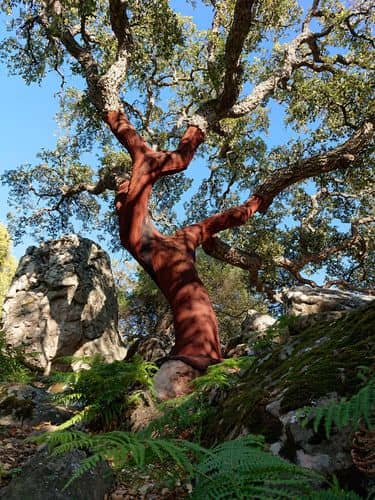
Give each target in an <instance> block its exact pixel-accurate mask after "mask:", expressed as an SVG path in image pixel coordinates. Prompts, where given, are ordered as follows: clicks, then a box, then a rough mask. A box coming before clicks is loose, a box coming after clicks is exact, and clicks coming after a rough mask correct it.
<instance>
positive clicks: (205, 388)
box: [145, 358, 252, 443]
mask: <svg viewBox="0 0 375 500" xmlns="http://www.w3.org/2000/svg"><path fill="white" fill-rule="evenodd" d="M251 363H252V360H251V359H250V358H236V359H227V360H225V361H224V362H223V363H219V364H217V365H212V366H210V367H209V368H208V370H207V372H206V373H205V374H204V375H202V376H201V377H198V378H196V379H194V380H193V381H192V385H193V387H194V392H192V393H191V394H188V395H186V396H183V397H178V398H175V399H171V400H168V401H165V402H163V403H161V404H160V405H159V409H160V411H161V412H162V415H161V416H160V417H158V418H156V419H154V420H153V421H152V422H150V424H149V425H148V426H147V428H146V430H145V432H146V433H148V434H149V435H160V436H183V437H184V438H185V439H186V438H188V439H189V440H190V441H195V442H198V443H202V442H204V440H205V422H207V421H208V420H210V419H213V418H214V417H215V409H214V408H213V407H212V405H210V403H209V397H210V393H211V392H212V390H214V391H216V390H218V389H230V388H231V387H233V388H234V387H235V384H236V382H237V381H238V375H239V374H240V372H241V370H243V369H246V368H247V367H248V366H249V365H250V364H251Z"/></svg>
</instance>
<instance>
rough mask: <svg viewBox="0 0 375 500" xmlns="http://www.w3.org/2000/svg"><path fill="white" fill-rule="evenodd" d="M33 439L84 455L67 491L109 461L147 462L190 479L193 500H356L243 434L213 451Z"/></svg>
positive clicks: (98, 438)
mask: <svg viewBox="0 0 375 500" xmlns="http://www.w3.org/2000/svg"><path fill="white" fill-rule="evenodd" d="M31 439H32V441H34V442H36V443H39V444H47V445H48V448H49V450H50V452H52V454H55V455H59V454H64V453H67V452H71V451H74V450H85V451H86V452H88V457H87V458H85V459H84V460H82V461H81V463H80V465H79V466H78V468H77V470H76V471H75V473H74V474H73V476H72V477H71V478H70V480H69V482H68V483H67V484H66V485H65V488H67V487H68V486H69V485H70V484H71V483H72V481H74V480H76V479H78V478H79V477H81V476H82V474H84V473H85V472H88V471H90V470H92V469H93V468H94V467H95V466H96V465H97V464H98V463H99V462H101V461H103V460H107V461H109V463H110V464H111V465H112V466H113V467H114V468H115V469H116V470H121V469H123V468H124V467H125V468H129V467H135V468H137V469H139V470H141V471H143V470H145V469H146V466H147V465H148V464H154V465H155V464H161V465H162V466H163V467H168V468H169V469H173V470H174V474H175V475H176V476H180V477H186V476H187V475H188V476H190V478H191V479H192V480H193V484H194V488H193V493H192V499H194V500H206V499H211V498H212V499H214V500H216V499H228V500H229V499H246V498H259V499H260V500H263V499H264V500H268V499H277V498H292V499H296V500H297V499H299V498H306V499H311V500H315V499H316V500H318V499H320V498H322V499H327V500H331V499H332V500H336V499H339V498H344V499H347V500H356V499H357V498H359V497H357V495H355V494H354V493H351V492H346V491H342V490H340V488H339V487H338V485H337V484H336V485H334V487H333V488H332V489H331V490H329V491H319V492H317V491H316V487H317V486H318V485H320V484H322V482H323V477H322V476H320V475H319V474H318V473H316V472H313V471H311V470H308V469H303V468H301V467H298V466H296V465H293V464H291V463H289V462H287V461H285V460H283V459H281V458H279V457H276V456H274V455H272V454H271V453H269V452H267V451H265V450H264V446H265V445H264V438H263V437H262V436H254V435H247V436H244V437H242V438H238V439H235V440H233V441H227V442H225V443H222V444H220V445H218V446H216V447H214V448H212V449H205V448H202V447H201V446H199V445H197V444H195V443H191V442H189V441H186V440H180V439H165V438H160V437H150V436H149V435H148V434H147V433H144V432H141V433H129V432H121V431H113V432H108V433H104V434H97V435H90V434H87V433H85V432H81V431H55V432H49V433H44V434H41V435H39V436H36V437H33V438H31ZM302 495H303V496H302Z"/></svg>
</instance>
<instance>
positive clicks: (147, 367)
mask: <svg viewBox="0 0 375 500" xmlns="http://www.w3.org/2000/svg"><path fill="white" fill-rule="evenodd" d="M76 361H77V360H76ZM78 361H84V363H85V364H88V365H89V369H82V370H80V371H77V372H60V373H56V374H54V375H53V376H52V380H53V381H59V382H64V383H65V384H66V385H67V389H66V390H65V391H64V392H63V393H61V394H57V395H56V396H55V400H56V401H57V402H59V403H62V404H66V405H72V406H73V407H75V408H77V407H78V408H79V411H78V412H77V413H76V414H75V415H74V416H73V417H72V418H70V419H69V420H67V421H66V422H64V423H63V424H61V425H60V426H59V429H66V428H68V427H71V426H72V425H74V424H77V423H82V422H85V423H89V424H90V426H91V427H93V428H98V429H103V428H104V429H112V428H114V427H116V426H118V425H120V424H121V423H123V422H124V420H125V412H126V410H127V409H128V408H129V407H130V406H131V405H133V404H135V403H136V402H137V401H138V399H139V394H140V391H141V390H145V389H148V390H152V376H153V374H154V373H155V371H156V367H155V366H154V365H153V364H152V363H148V362H145V361H143V360H142V359H141V358H139V357H134V359H133V360H132V362H125V361H114V362H113V363H105V362H104V361H102V360H101V358H100V357H94V358H91V359H83V360H78Z"/></svg>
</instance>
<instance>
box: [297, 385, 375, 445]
mask: <svg viewBox="0 0 375 500" xmlns="http://www.w3.org/2000/svg"><path fill="white" fill-rule="evenodd" d="M301 413H304V414H305V417H304V419H303V420H302V424H303V426H307V425H308V424H310V422H312V426H313V429H314V432H318V429H319V426H320V425H321V424H322V423H323V424H324V431H325V435H326V437H327V439H329V437H330V435H331V431H332V427H333V426H335V427H336V429H342V428H343V427H346V426H348V425H350V427H351V428H352V429H353V430H357V429H358V428H359V426H360V425H363V426H364V427H366V428H368V429H373V428H374V427H375V377H374V376H372V377H371V378H370V380H368V381H367V382H365V385H364V386H363V387H361V389H359V391H358V392H357V393H356V394H354V395H353V396H352V397H351V398H349V399H347V398H342V399H341V400H340V401H339V402H337V403H336V402H331V403H328V404H325V405H320V406H318V407H317V408H314V407H307V408H303V410H302V412H301Z"/></svg>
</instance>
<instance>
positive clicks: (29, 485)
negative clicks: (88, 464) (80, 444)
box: [0, 450, 114, 500]
mask: <svg viewBox="0 0 375 500" xmlns="http://www.w3.org/2000/svg"><path fill="white" fill-rule="evenodd" d="M85 457H86V455H85V453H84V452H83V451H74V452H71V453H66V454H64V455H59V456H52V455H50V454H49V453H48V452H47V451H46V450H42V451H40V452H38V453H36V454H35V455H34V456H32V457H31V459H30V460H29V462H28V463H27V464H26V465H25V466H24V467H23V469H22V471H21V472H20V474H19V475H17V476H15V477H14V478H13V479H12V481H11V482H10V484H9V485H8V486H6V487H5V488H3V489H2V490H1V491H0V498H4V499H7V500H21V499H22V500H103V499H104V496H105V494H106V493H108V491H109V490H110V489H111V488H112V486H113V484H114V477H113V474H112V472H111V469H110V468H109V466H108V465H107V464H106V463H104V462H102V463H100V464H98V465H97V466H96V467H95V468H94V469H93V470H91V471H89V472H87V473H85V474H84V475H83V476H81V477H80V478H79V479H76V480H75V481H73V483H72V484H71V485H70V486H69V487H68V488H67V489H65V490H64V486H65V485H66V483H67V482H68V481H69V479H70V478H71V476H72V475H73V474H74V472H75V471H76V470H77V468H78V467H79V464H80V462H81V460H82V459H84V458H85Z"/></svg>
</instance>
